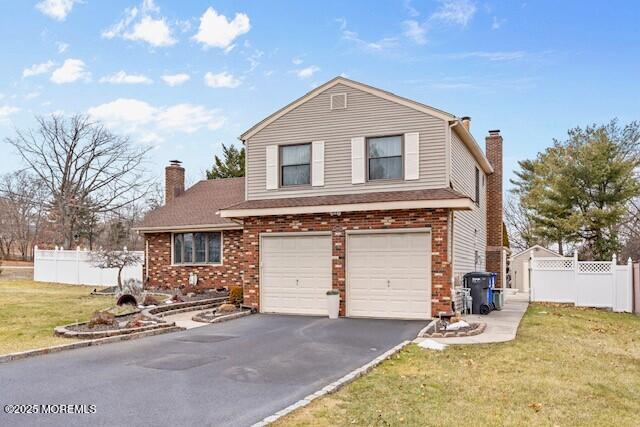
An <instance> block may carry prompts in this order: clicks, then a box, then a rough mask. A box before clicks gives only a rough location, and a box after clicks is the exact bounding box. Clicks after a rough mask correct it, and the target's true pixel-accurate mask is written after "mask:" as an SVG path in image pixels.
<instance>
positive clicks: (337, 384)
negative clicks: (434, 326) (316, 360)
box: [252, 341, 411, 427]
mask: <svg viewBox="0 0 640 427" xmlns="http://www.w3.org/2000/svg"><path fill="white" fill-rule="evenodd" d="M409 344H411V341H404V342H402V343H400V344H398V345H397V346H395V347H393V348H392V349H390V350H388V351H386V352H384V353H382V354H381V355H380V356H378V357H376V358H375V359H373V360H372V361H371V362H369V363H367V364H365V365H363V366H361V367H359V368H358V369H355V370H353V371H351V372H349V373H348V374H347V375H345V376H343V377H342V378H340V379H339V380H336V381H334V382H332V383H331V384H329V385H328V386H326V387H323V388H321V389H320V390H318V391H316V392H315V393H313V394H310V395H308V396H307V397H305V398H304V399H301V400H298V401H297V402H296V403H294V404H293V405H289V406H287V407H286V408H284V409H282V410H280V411H278V412H276V413H275V414H273V415H271V416H268V417H266V418H264V419H263V420H262V421H258V422H257V423H255V424H253V426H252V427H263V426H267V425H269V424H271V423H273V422H275V421H277V420H279V419H280V418H282V417H284V416H286V415H288V414H290V413H291V412H293V411H295V410H298V409H300V408H302V407H305V406H307V405H308V404H309V403H311V402H312V401H314V400H315V399H317V398H319V397H322V396H324V395H326V394H331V393H335V392H336V391H338V390H339V389H340V388H342V387H343V386H345V385H347V384H349V383H350V382H352V381H354V380H356V379H357V378H359V377H361V376H362V375H364V374H366V373H368V372H369V371H371V370H372V369H373V368H375V367H376V366H378V365H379V364H381V363H382V362H384V361H385V360H386V359H389V358H390V357H391V356H393V355H394V354H396V353H398V352H399V351H400V350H402V349H403V348H405V347H406V346H407V345H409Z"/></svg>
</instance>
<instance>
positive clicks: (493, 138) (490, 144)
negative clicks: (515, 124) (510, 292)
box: [485, 130, 505, 287]
mask: <svg viewBox="0 0 640 427" xmlns="http://www.w3.org/2000/svg"><path fill="white" fill-rule="evenodd" d="M485 142H486V149H485V151H486V154H487V159H488V160H489V163H491V166H492V167H493V173H492V174H491V175H488V176H487V258H486V267H487V271H492V272H494V273H498V277H497V280H496V286H497V287H502V286H503V285H502V281H503V275H504V268H505V266H504V265H503V252H504V248H503V246H502V135H500V131H499V130H490V131H489V136H487V137H486V139H485Z"/></svg>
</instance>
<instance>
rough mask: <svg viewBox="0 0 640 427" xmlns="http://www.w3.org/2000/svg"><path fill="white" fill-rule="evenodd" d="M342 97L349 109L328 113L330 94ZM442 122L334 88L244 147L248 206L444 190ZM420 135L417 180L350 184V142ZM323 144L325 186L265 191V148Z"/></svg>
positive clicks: (344, 88)
mask: <svg viewBox="0 0 640 427" xmlns="http://www.w3.org/2000/svg"><path fill="white" fill-rule="evenodd" d="M337 93H346V94H347V108H346V109H338V110H331V109H330V102H331V100H330V96H331V94H337ZM447 126H448V124H447V123H446V121H445V120H442V119H440V118H437V117H434V116H431V115H429V114H426V113H423V112H420V111H417V110H415V109H413V108H409V107H407V106H404V105H400V104H398V103H395V102H393V101H389V100H386V99H383V98H380V97H378V96H375V95H372V94H369V93H367V92H364V91H361V90H358V89H354V88H351V87H349V86H346V85H343V84H337V85H335V86H333V87H331V88H329V89H327V90H326V91H324V92H322V93H321V94H319V95H318V96H316V97H314V98H312V99H310V100H309V101H307V102H306V103H304V104H302V105H300V106H299V107H297V108H295V109H294V110H292V111H290V112H288V113H287V114H285V115H284V116H282V117H280V118H278V119H277V120H275V121H274V122H272V123H270V124H269V125H268V126H266V127H265V128H264V129H262V130H260V131H259V132H258V133H257V134H255V135H253V136H252V137H251V138H249V139H248V140H247V141H246V166H247V167H246V180H247V200H255V199H269V198H283V197H300V196H320V195H332V194H349V193H362V192H375V191H389V190H415V189H421V188H443V187H446V186H447V185H448V183H447V178H446V170H447V168H446V153H445V151H446V134H447V132H446V128H447ZM409 132H418V133H419V178H418V179H417V180H411V181H404V180H394V181H368V182H365V183H363V184H352V183H351V138H355V137H372V136H382V135H400V134H405V133H409ZM312 141H324V142H325V146H324V156H325V157H324V186H321V187H312V186H300V187H285V188H278V189H274V190H267V189H266V147H267V146H269V145H285V144H299V143H310V142H312Z"/></svg>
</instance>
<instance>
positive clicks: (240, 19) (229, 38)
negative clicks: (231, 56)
mask: <svg viewBox="0 0 640 427" xmlns="http://www.w3.org/2000/svg"><path fill="white" fill-rule="evenodd" d="M250 29H251V23H250V22H249V17H248V16H247V15H245V14H244V13H236V15H235V17H234V18H233V20H231V21H229V20H228V19H227V17H226V16H224V15H222V14H218V12H216V11H215V9H213V8H212V7H209V8H208V9H207V10H206V11H205V12H204V13H203V14H202V16H201V17H200V27H199V29H198V32H197V33H196V35H194V36H193V39H194V40H196V41H198V42H200V43H202V44H203V45H204V46H205V47H218V48H221V49H225V50H231V49H233V41H234V40H235V39H236V38H237V37H239V36H241V35H242V34H245V33H248V32H249V30H250Z"/></svg>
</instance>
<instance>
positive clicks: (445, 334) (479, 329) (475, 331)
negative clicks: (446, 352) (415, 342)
mask: <svg viewBox="0 0 640 427" xmlns="http://www.w3.org/2000/svg"><path fill="white" fill-rule="evenodd" d="M435 325H436V322H431V323H429V325H428V326H427V327H426V328H424V329H423V330H422V331H420V334H419V335H418V337H420V338H457V337H472V336H474V335H480V334H481V333H483V332H484V330H485V329H487V324H486V323H483V322H474V323H471V324H470V325H471V326H475V327H474V328H472V329H469V330H466V331H442V332H429V331H430V330H433V329H435Z"/></svg>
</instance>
